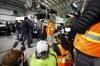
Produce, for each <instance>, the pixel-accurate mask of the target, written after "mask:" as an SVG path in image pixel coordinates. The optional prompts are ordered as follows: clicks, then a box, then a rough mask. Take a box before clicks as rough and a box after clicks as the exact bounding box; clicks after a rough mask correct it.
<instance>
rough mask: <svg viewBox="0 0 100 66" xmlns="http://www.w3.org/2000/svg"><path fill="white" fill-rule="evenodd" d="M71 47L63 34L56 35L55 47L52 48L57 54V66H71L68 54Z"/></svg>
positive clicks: (71, 62) (70, 57)
mask: <svg viewBox="0 0 100 66" xmlns="http://www.w3.org/2000/svg"><path fill="white" fill-rule="evenodd" d="M70 50H71V46H70V43H69V42H68V41H67V40H66V38H65V35H64V34H58V37H57V45H55V46H54V51H55V52H56V53H57V63H58V66H71V65H72V64H73V59H72V56H71V53H70Z"/></svg>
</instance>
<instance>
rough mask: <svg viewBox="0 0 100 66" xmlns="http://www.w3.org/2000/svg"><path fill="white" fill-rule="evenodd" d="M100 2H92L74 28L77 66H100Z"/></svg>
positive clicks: (98, 0) (95, 0)
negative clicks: (75, 32)
mask: <svg viewBox="0 0 100 66" xmlns="http://www.w3.org/2000/svg"><path fill="white" fill-rule="evenodd" d="M99 4H100V0H92V1H91V2H90V3H89V5H88V6H87V7H86V9H85V10H84V12H83V14H82V15H81V16H80V17H79V19H78V20H77V21H75V22H74V24H73V27H74V28H75V30H76V31H77V34H76V37H75V40H74V46H75V48H76V53H75V65H76V66H100V29H99V28H100V27H99V26H100V5H99Z"/></svg>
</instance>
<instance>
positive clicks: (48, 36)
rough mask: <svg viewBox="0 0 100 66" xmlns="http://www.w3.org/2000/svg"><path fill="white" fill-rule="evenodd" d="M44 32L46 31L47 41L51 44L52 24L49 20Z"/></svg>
mask: <svg viewBox="0 0 100 66" xmlns="http://www.w3.org/2000/svg"><path fill="white" fill-rule="evenodd" d="M46 33H47V41H48V43H49V46H52V35H53V34H54V24H53V23H52V21H51V20H49V22H48V24H47V27H46Z"/></svg>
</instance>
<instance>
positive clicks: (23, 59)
mask: <svg viewBox="0 0 100 66" xmlns="http://www.w3.org/2000/svg"><path fill="white" fill-rule="evenodd" d="M21 60H22V61H23V62H25V61H26V53H25V52H23V53H22V54H21Z"/></svg>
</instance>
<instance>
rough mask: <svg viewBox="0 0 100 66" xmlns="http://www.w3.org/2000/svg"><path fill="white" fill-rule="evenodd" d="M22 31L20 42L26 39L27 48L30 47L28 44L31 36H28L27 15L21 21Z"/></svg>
mask: <svg viewBox="0 0 100 66" xmlns="http://www.w3.org/2000/svg"><path fill="white" fill-rule="evenodd" d="M22 32H23V41H22V43H21V44H22V45H24V42H25V40H26V39H27V43H28V48H32V46H30V43H31V37H30V27H29V24H28V17H25V18H24V21H23V23H22Z"/></svg>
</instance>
